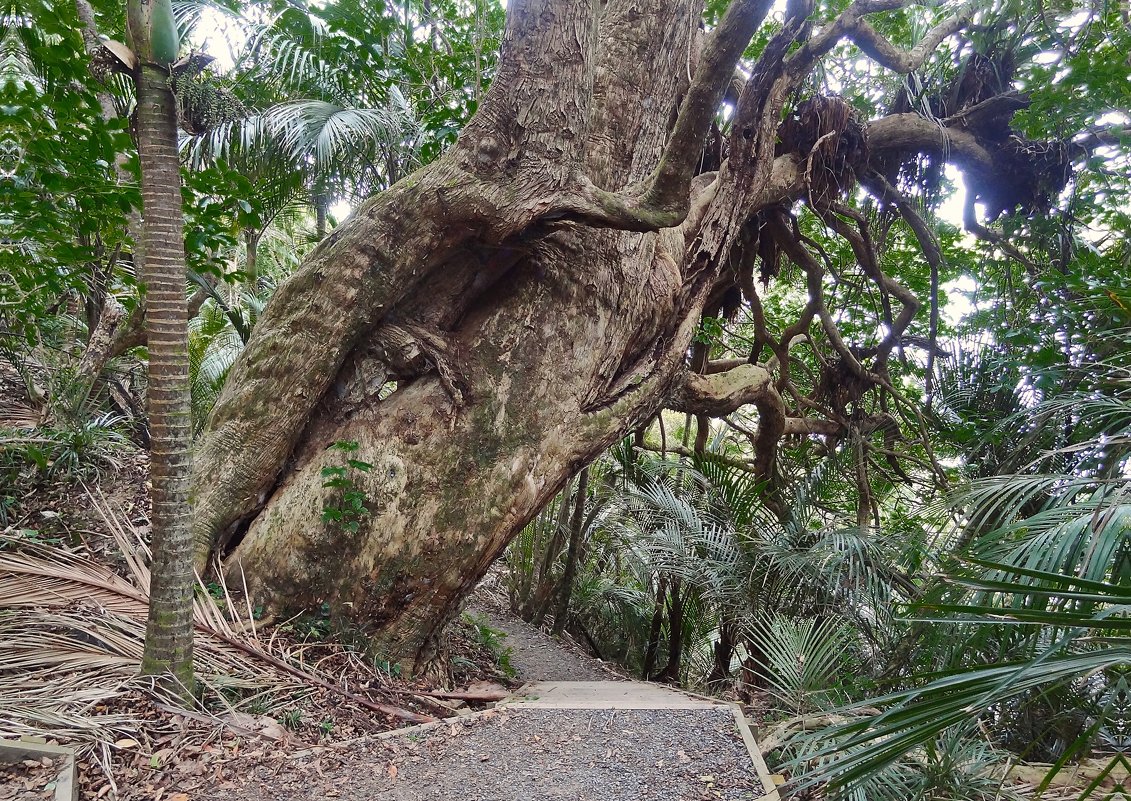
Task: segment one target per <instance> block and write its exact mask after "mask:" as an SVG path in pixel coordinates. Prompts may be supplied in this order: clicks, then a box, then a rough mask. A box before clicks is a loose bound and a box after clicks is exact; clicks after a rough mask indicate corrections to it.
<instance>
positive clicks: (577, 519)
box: [554, 467, 589, 634]
mask: <svg viewBox="0 0 1131 801" xmlns="http://www.w3.org/2000/svg"><path fill="white" fill-rule="evenodd" d="M588 490H589V468H588V467H585V468H583V469H582V470H581V473H580V474H579V475H578V477H577V495H576V496H575V499H574V503H573V520H571V521H570V528H569V550H568V551H566V563H565V570H564V571H563V572H562V581H561V585H560V586H559V588H558V607H557V610H556V611H555V612H554V634H561V633H562V629H564V628H565V622H566V617H567V616H568V615H569V598H570V596H571V595H572V594H573V581H574V578H576V576H577V562H578V554H579V553H580V552H581V535H582V534H584V533H585V495H586V493H587V492H588Z"/></svg>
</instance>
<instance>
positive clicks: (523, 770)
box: [0, 365, 763, 801]
mask: <svg viewBox="0 0 1131 801" xmlns="http://www.w3.org/2000/svg"><path fill="white" fill-rule="evenodd" d="M0 367H2V365H0ZM9 373H10V371H7V370H3V369H0V423H3V422H5V421H7V425H8V426H9V428H12V429H16V430H19V429H24V428H27V426H29V425H30V422H23V418H24V417H27V415H26V414H22V412H23V409H24V408H25V405H26V402H25V399H24V397H23V396H22V387H21V386H20V385H19V384H18V382H16V381H15V380H14V377H13V376H12V375H10V374H9ZM147 474H148V460H147V458H146V454H145V453H144V451H141V450H140V449H137V448H135V447H132V446H129V445H123V446H122V447H119V448H117V449H116V450H115V451H114V452H113V456H112V458H111V459H109V460H108V461H106V462H104V463H103V464H102V465H101V469H99V470H98V471H97V472H94V473H91V472H88V473H87V474H86V475H85V477H84V479H85V480H84V481H82V482H80V481H79V480H77V479H75V477H73V476H68V475H67V474H66V473H59V474H55V473H51V474H48V475H47V476H45V477H42V478H40V479H38V480H34V481H32V482H22V481H21V485H20V486H13V487H5V488H4V492H2V493H0V494H2V495H7V496H9V501H8V503H9V505H8V506H5V507H3V509H2V511H3V513H4V514H3V516H2V517H0V532H2V533H3V534H5V535H6V536H8V537H10V538H15V539H12V540H11V541H10V544H9V547H12V546H11V543H17V545H15V547H16V548H17V549H18V547H19V545H18V543H20V542H27V543H28V544H29V545H30V546H33V547H36V548H58V549H60V552H61V553H64V554H67V555H69V556H68V558H70V557H75V558H81V559H83V560H86V561H87V562H89V563H90V564H92V565H94V566H96V567H97V566H102V567H105V568H109V569H110V570H111V571H113V572H115V573H116V574H118V575H121V576H126V577H128V576H129V570H128V566H127V564H126V560H124V559H123V557H122V550H121V543H120V541H119V540H116V539H115V537H113V536H111V533H110V531H109V530H108V529H109V521H108V520H107V519H106V517H105V515H104V514H102V513H100V511H99V508H100V507H103V508H109V509H112V510H113V513H114V515H115V516H116V517H117V518H118V519H119V522H120V524H121V525H122V526H124V527H125V529H126V530H127V532H128V533H129V534H130V536H135V537H136V538H137V539H139V540H143V539H144V538H145V537H146V536H147V534H148V520H147V507H148V502H147V489H146V481H147ZM9 578H11V577H9ZM3 608H4V604H3V602H0V613H3ZM16 608H17V607H13V609H16ZM23 610H25V611H21V612H18V613H16V614H15V615H12V616H10V617H9V618H8V619H17V618H19V617H23V616H27V615H30V616H31V617H32V618H34V617H35V616H36V615H38V614H39V613H40V611H43V610H37V609H30V608H28V607H23ZM90 614H92V615H95V616H97V609H93V610H92V611H91V612H90ZM300 624H301V625H300ZM260 634H261V636H263V637H264V638H267V637H269V639H270V643H271V645H272V647H271V653H273V654H275V655H276V656H278V657H280V658H284V659H285V660H286V661H287V662H288V663H293V662H295V661H296V660H297V665H298V666H299V667H306V668H309V669H314V668H315V667H316V668H317V671H318V673H319V675H320V676H323V677H326V678H329V679H330V680H331V683H332V684H335V685H336V687H337V688H338V689H337V690H335V689H334V688H330V687H318V686H313V685H311V686H308V687H306V688H305V689H302V690H301V691H300V692H298V693H296V694H295V695H294V697H293V699H292V700H291V701H289V702H287V704H286V705H285V706H283V707H282V708H272V709H271V712H270V715H268V714H258V715H252V714H246V713H238V712H233V713H230V714H224V713H223V710H220V711H216V710H213V711H212V712H211V713H208V714H203V713H201V712H191V711H184V710H178V709H174V708H172V707H168V706H163V705H161V704H159V703H156V702H155V701H153V700H152V699H151V698H149V697H148V696H147V695H146V694H145V693H143V692H139V691H138V690H136V689H123V690H122V691H120V692H117V691H116V692H113V693H110V694H109V695H108V696H107V698H106V700H105V701H104V702H102V703H97V704H93V705H91V706H90V707H89V708H88V709H85V710H84V711H83V712H82V716H83V717H86V718H89V719H90V720H92V721H98V720H109V719H111V718H115V717H116V719H117V720H119V721H122V723H121V725H120V726H119V727H118V728H116V729H113V730H114V731H117V732H118V733H117V734H114V735H112V736H111V737H110V738H109V740H101V741H100V744H99V745H97V746H96V747H94V748H93V750H92V749H91V748H90V737H89V736H87V737H86V738H85V739H82V738H80V739H78V740H75V739H72V738H71V737H69V736H67V735H64V734H60V736H58V737H53V736H52V735H53V732H52V730H51V729H49V728H48V729H40V728H39V727H37V726H34V727H33V730H34V733H35V734H39V735H42V736H43V737H45V738H46V739H49V740H51V739H53V740H54V741H56V742H58V743H60V744H62V745H72V746H80V750H81V753H80V759H79V760H78V766H79V786H80V796H79V797H80V798H81V799H84V800H85V799H120V800H121V801H141V799H144V800H145V801H196V800H197V799H200V801H205V800H206V799H207V800H208V801H211V799H233V801H267V800H268V799H278V800H279V801H289V800H290V799H296V800H297V799H310V798H325V799H334V798H352V799H358V801H369V800H370V799H372V800H373V801H376V800H377V799H381V801H385V799H388V801H409V799H412V800H413V801H433V800H435V801H445V800H446V799H453V800H454V799H461V801H463V800H464V799H467V801H476V800H477V799H478V800H480V801H488V799H490V801H507V800H508V799H515V801H517V799H523V801H527V800H529V801H539V800H540V799H547V801H549V800H550V799H574V800H575V801H581V800H583V799H584V800H586V801H589V800H591V801H598V800H600V801H622V800H623V801H629V800H630V799H631V800H632V801H636V799H641V800H642V801H669V800H670V801H676V800H677V799H687V800H688V801H690V800H691V799H727V800H728V801H740V799H757V798H760V797H761V796H762V795H763V789H762V784H761V783H760V781H759V778H758V775H757V773H756V771H755V769H754V766H753V764H752V762H751V758H750V755H749V753H748V752H747V750H746V747H745V746H744V744H743V741H742V739H741V737H740V736H739V734H738V730H737V727H736V719H735V717H734V713H733V710H732V708H731V707H730V706H729V705H720V704H714V703H710V702H704V701H699V700H696V699H693V698H692V697H690V696H687V695H685V694H682V693H679V692H677V691H676V690H674V689H671V688H666V687H659V686H657V685H646V684H640V683H634V682H629V681H627V680H626V678H625V677H624V676H622V675H619V674H618V672H617V669H616V668H615V666H611V665H608V664H606V663H603V662H601V661H600V660H597V659H594V658H592V657H590V656H589V655H588V653H587V652H586V651H585V649H584V648H582V647H581V646H579V645H577V644H576V643H574V642H573V641H572V640H570V639H569V638H568V637H564V638H560V639H559V638H555V637H550V636H549V635H547V634H545V633H544V632H542V631H540V630H538V629H537V628H535V627H533V626H531V625H529V624H527V623H525V622H523V621H522V620H520V619H518V618H517V617H516V616H514V615H513V614H512V613H511V612H510V610H509V606H508V604H507V601H506V598H505V593H504V592H503V591H502V589H501V586H500V584H499V582H498V579H497V576H496V577H494V579H490V578H489V580H488V581H486V582H485V583H484V584H483V585H482V586H481V587H480V589H479V590H478V591H477V592H476V593H475V595H474V597H473V598H472V599H471V605H470V608H469V610H468V615H467V616H466V617H465V618H464V619H462V620H458V621H457V622H456V623H455V624H453V625H452V626H451V632H450V635H449V641H448V648H449V650H450V653H451V657H452V659H451V667H452V671H451V673H452V675H451V679H452V681H453V683H454V686H456V687H457V688H462V689H466V690H470V691H472V692H473V693H474V692H485V693H486V694H488V695H494V696H495V697H498V696H499V695H503V694H506V693H508V692H510V693H513V694H515V696H516V697H514V698H509V699H507V701H504V702H503V703H501V704H499V705H498V706H494V705H493V704H490V703H488V704H487V708H485V705H484V704H483V703H474V702H473V703H472V704H471V706H470V707H469V706H468V705H467V704H465V703H460V702H459V701H453V700H451V699H439V698H436V697H434V696H427V697H426V695H427V693H429V692H434V691H438V690H441V689H442V688H439V687H432V686H425V685H422V684H419V683H416V682H411V681H408V680H406V679H403V678H401V677H399V676H397V675H395V674H389V673H381V672H380V671H379V670H378V671H376V672H374V669H373V667H372V666H369V667H368V668H365V666H364V665H359V663H358V657H357V654H356V653H355V652H353V651H351V650H350V649H349V648H348V647H347V646H345V645H342V644H340V643H337V642H336V641H335V640H334V638H333V637H332V636H328V634H329V632H328V631H326V630H325V629H323V628H321V624H320V622H319V621H317V620H313V621H306V622H302V621H296V622H293V623H283V624H280V625H276V626H274V627H273V628H271V629H270V631H269V632H260ZM503 635H505V637H504V636H503ZM2 650H3V649H2V648H0V651H2ZM127 672H128V671H127ZM75 675H76V679H75V681H76V682H80V683H81V675H82V674H80V673H76V674H75ZM265 675H266V673H265ZM21 678H22V677H21V675H20V674H19V673H11V672H8V673H5V672H4V668H3V660H2V659H0V685H3V686H4V687H5V691H8V690H14V689H15V687H16V682H17V681H20V680H21ZM33 678H34V677H33ZM55 678H60V679H65V678H66V677H65V676H60V675H56V676H55ZM9 680H11V682H12V684H11V686H10V687H9V686H8V681H9ZM539 682H542V683H539ZM545 682H552V683H554V684H545ZM611 682H617V683H616V684H615V685H612V688H611V689H610V683H611ZM111 683H112V682H111ZM523 687H525V688H526V690H525V691H523V690H522V689H521V688H523ZM342 688H348V689H349V690H351V691H353V692H355V693H359V694H361V695H363V696H366V697H367V698H368V699H371V700H373V701H377V702H384V703H390V702H391V703H394V704H396V705H397V706H405V707H407V708H409V709H412V710H414V711H417V712H419V713H421V714H430V715H432V716H433V717H440V718H448V719H445V720H441V721H440V722H438V723H430V724H424V725H423V726H414V727H410V728H407V729H392V730H390V729H391V728H392V727H393V726H395V725H397V721H395V720H393V719H391V718H388V717H387V716H383V715H380V714H377V713H375V712H373V711H370V710H366V709H365V708H363V707H361V706H359V705H357V704H354V703H351V702H350V701H348V700H346V699H344V698H343V696H342V695H341V693H340V690H341V689H342ZM622 688H623V689H622ZM540 694H541V695H542V696H544V697H539V695H540ZM0 695H3V693H0ZM578 699H582V700H581V702H578ZM492 706H494V708H491V707H492ZM579 707H587V708H579ZM68 708H70V707H68ZM49 711H52V712H53V710H49ZM68 714H69V713H68ZM100 716H101V717H100ZM272 716H273V717H272ZM448 716H452V717H450V718H449V717H448ZM44 719H46V718H44ZM68 719H70V718H68ZM27 720H29V721H34V720H35V716H34V715H32V716H31V717H28V718H27ZM0 724H4V725H0V728H2V729H3V730H4V732H5V733H6V734H5V736H8V737H16V736H20V734H21V733H23V732H25V731H27V728H26V726H27V725H28V724H27V723H26V722H25V723H20V722H19V721H17V720H16V719H13V720H11V721H7V723H6V724H5V722H4V721H0ZM8 724H11V725H8ZM400 725H404V724H403V722H401V724H400ZM21 727H23V728H22V729H21ZM107 731H111V729H107ZM84 744H85V747H83V746H84ZM13 776H14V774H13ZM26 783H27V782H25V781H23V780H22V779H21V780H20V785H21V786H20V787H19V788H18V789H19V790H20V791H21V792H22V791H23V790H24V789H26V788H24V787H23V786H22V785H23V784H26ZM16 784H17V782H16V779H15V778H13V777H12V776H7V775H6V774H0V785H3V786H0V798H7V797H9V796H10V795H11V793H10V792H9V791H10V790H12V791H14V790H13V788H14V787H15V786H16ZM6 793H7V794H6Z"/></svg>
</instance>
